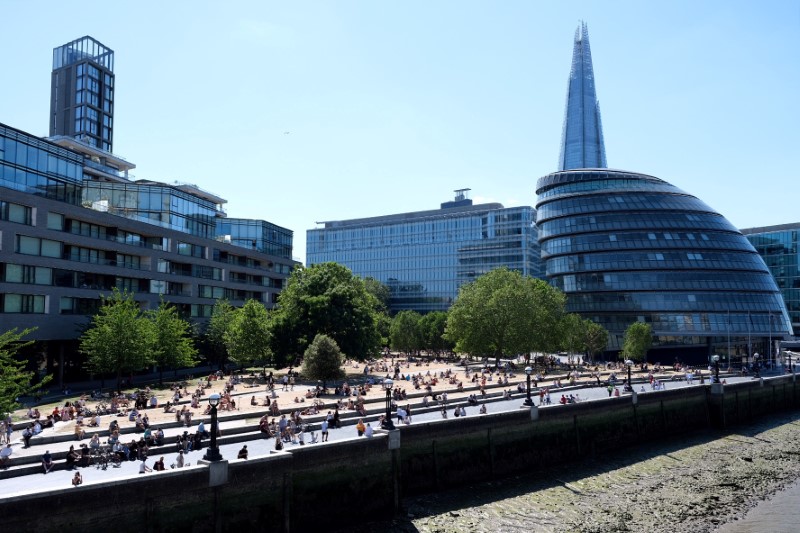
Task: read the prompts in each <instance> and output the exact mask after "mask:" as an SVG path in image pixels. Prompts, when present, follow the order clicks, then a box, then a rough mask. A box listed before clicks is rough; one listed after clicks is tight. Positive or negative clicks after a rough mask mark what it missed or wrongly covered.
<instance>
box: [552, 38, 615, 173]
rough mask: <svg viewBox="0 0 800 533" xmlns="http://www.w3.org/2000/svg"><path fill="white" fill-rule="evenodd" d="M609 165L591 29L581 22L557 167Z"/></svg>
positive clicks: (573, 56) (574, 49) (597, 166)
mask: <svg viewBox="0 0 800 533" xmlns="http://www.w3.org/2000/svg"><path fill="white" fill-rule="evenodd" d="M606 167H607V165H606V148H605V144H604V143H603V126H602V124H601V122H600V104H599V103H598V101H597V93H596V92H595V85H594V70H593V69H592V51H591V48H590V47H589V32H588V30H587V27H586V24H585V23H583V22H581V25H580V27H579V28H578V29H577V30H575V45H574V48H573V51H572V69H571V70H570V73H569V88H568V89H567V108H566V112H565V114H564V130H563V132H562V134H561V155H560V156H559V158H558V169H559V170H570V169H575V168H606Z"/></svg>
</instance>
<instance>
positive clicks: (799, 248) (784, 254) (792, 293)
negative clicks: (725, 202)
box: [742, 223, 800, 331]
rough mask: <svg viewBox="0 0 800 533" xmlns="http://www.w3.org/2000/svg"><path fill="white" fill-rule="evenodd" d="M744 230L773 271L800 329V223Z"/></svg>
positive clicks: (793, 318)
mask: <svg viewBox="0 0 800 533" xmlns="http://www.w3.org/2000/svg"><path fill="white" fill-rule="evenodd" d="M742 233H743V234H744V236H745V237H747V239H748V240H749V241H750V242H751V243H752V244H753V246H754V247H755V249H756V251H757V252H758V253H759V254H760V255H761V257H763V258H764V262H765V263H766V264H767V267H769V270H770V272H772V277H774V278H775V283H776V284H777V285H778V288H779V289H780V291H781V294H783V301H784V302H785V303H786V309H787V310H788V311H789V317H790V318H791V319H792V327H793V328H794V330H795V331H798V330H800V269H798V264H799V263H800V223H794V224H781V225H779V226H768V227H763V228H749V229H743V230H742Z"/></svg>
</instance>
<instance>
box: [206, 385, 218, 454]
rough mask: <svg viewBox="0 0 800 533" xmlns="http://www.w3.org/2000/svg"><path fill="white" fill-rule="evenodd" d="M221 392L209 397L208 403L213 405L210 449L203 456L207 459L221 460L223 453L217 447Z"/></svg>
mask: <svg viewBox="0 0 800 533" xmlns="http://www.w3.org/2000/svg"><path fill="white" fill-rule="evenodd" d="M219 400H220V398H219V394H216V393H215V394H212V395H211V396H209V397H208V404H209V405H210V406H211V444H210V445H209V447H208V451H207V452H206V454H205V455H204V456H203V459H205V460H206V461H221V460H222V454H220V453H219V448H218V447H217V406H218V405H219Z"/></svg>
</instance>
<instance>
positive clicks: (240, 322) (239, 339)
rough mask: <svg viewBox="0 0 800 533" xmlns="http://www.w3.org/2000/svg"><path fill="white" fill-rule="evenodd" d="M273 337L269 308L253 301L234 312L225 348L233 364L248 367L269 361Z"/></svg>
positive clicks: (226, 335)
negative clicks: (255, 363) (268, 313)
mask: <svg viewBox="0 0 800 533" xmlns="http://www.w3.org/2000/svg"><path fill="white" fill-rule="evenodd" d="M271 336H272V335H271V333H270V321H269V317H268V316H267V308H266V307H264V305H263V304H262V303H261V302H258V301H257V300H252V299H251V300H247V301H246V302H245V304H244V306H243V307H241V308H240V309H237V310H236V311H235V312H234V314H233V320H231V324H230V328H229V329H228V331H227V332H226V333H225V346H226V348H227V349H228V355H229V356H230V358H231V360H232V361H233V362H235V363H237V364H239V365H241V366H247V365H251V364H253V363H254V362H255V361H263V360H267V359H269V356H270V354H271V349H270V337H271Z"/></svg>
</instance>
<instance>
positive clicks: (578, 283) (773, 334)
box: [536, 169, 796, 363]
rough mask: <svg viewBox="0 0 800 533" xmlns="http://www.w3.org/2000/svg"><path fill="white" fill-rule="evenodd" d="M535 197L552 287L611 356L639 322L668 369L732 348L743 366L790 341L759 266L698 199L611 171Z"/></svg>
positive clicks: (578, 175) (744, 243) (575, 176)
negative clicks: (604, 334) (600, 333)
mask: <svg viewBox="0 0 800 533" xmlns="http://www.w3.org/2000/svg"><path fill="white" fill-rule="evenodd" d="M536 189H537V190H536V194H537V195H538V202H537V205H536V210H537V226H538V230H539V243H540V245H541V252H542V260H543V261H544V265H545V270H546V275H547V278H548V279H549V280H550V282H551V283H552V284H553V285H554V286H556V287H558V288H559V289H561V290H563V291H564V292H565V293H566V295H567V309H568V311H570V312H575V313H579V314H580V315H582V316H583V317H584V318H590V319H592V320H593V321H595V322H597V323H598V324H601V325H602V326H604V327H605V328H606V329H607V330H608V331H609V347H608V348H609V349H610V350H618V349H619V348H621V345H622V340H623V336H624V332H625V329H626V328H627V327H628V326H629V325H630V324H632V323H633V322H637V321H638V322H646V323H648V324H650V325H651V326H652V328H653V333H654V336H655V339H654V348H653V350H651V358H650V360H651V361H652V360H660V361H661V362H663V363H671V362H672V361H673V358H674V357H679V358H681V359H682V360H683V361H685V362H687V361H695V362H699V361H705V360H706V359H705V357H706V356H708V355H709V354H712V353H718V354H728V353H729V352H728V351H727V350H728V346H729V344H728V342H729V338H730V346H731V351H730V355H731V356H732V359H733V360H734V361H738V359H737V358H743V357H745V356H748V355H752V354H754V353H755V352H760V353H761V354H766V353H769V348H768V344H769V338H772V340H773V341H774V342H775V341H777V340H778V339H779V338H782V337H784V336H787V335H791V334H792V328H791V324H790V320H789V314H788V313H787V310H786V306H785V305H784V302H783V298H781V294H780V291H779V290H778V287H777V286H776V284H775V280H774V279H773V278H772V276H771V275H770V272H769V269H768V268H767V266H766V265H765V264H764V261H763V259H762V258H761V256H760V255H759V254H758V253H757V252H756V250H755V249H754V248H753V246H752V245H751V244H750V242H749V241H748V240H747V239H746V238H745V237H744V236H743V235H742V234H741V233H740V232H739V231H738V230H737V229H736V228H735V227H734V226H733V225H732V224H731V223H730V222H728V221H727V220H726V219H725V218H724V217H723V216H722V215H720V214H719V213H717V212H716V211H714V210H713V209H711V208H710V207H709V206H707V205H706V204H705V203H704V202H702V201H701V200H699V199H698V198H696V197H694V196H691V195H689V194H687V193H685V192H683V191H682V190H680V189H678V188H677V187H675V186H673V185H671V184H669V183H667V182H665V181H663V180H661V179H658V178H655V177H653V176H647V175H644V174H637V173H633V172H624V171H616V170H604V169H583V170H569V171H563V172H556V173H553V174H550V175H547V176H544V177H542V178H540V179H539V182H538V184H537V187H536ZM795 259H796V256H795ZM795 265H796V263H795ZM654 358H655V359H654Z"/></svg>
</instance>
